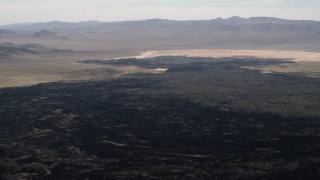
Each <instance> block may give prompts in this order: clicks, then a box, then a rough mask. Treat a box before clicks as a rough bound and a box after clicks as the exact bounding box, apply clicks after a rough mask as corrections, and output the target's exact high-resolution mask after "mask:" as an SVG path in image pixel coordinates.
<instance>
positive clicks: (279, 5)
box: [0, 0, 320, 25]
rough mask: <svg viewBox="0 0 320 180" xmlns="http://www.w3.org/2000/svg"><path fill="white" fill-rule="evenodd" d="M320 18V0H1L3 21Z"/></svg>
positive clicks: (4, 22)
mask: <svg viewBox="0 0 320 180" xmlns="http://www.w3.org/2000/svg"><path fill="white" fill-rule="evenodd" d="M235 15H236V16H241V17H252V16H272V17H280V18H286V19H312V20H320V0H0V24H2V25H3V24H9V23H21V22H39V21H42V22H43V21H53V20H59V21H86V20H100V21H119V20H138V19H150V18H166V19H176V20H186V19H214V18H217V17H222V18H227V17H230V16H235Z"/></svg>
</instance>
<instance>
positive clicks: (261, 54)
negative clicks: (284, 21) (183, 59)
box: [135, 49, 320, 62]
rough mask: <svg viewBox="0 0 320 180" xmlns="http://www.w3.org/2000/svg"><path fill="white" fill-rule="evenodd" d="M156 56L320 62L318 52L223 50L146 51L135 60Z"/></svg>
mask: <svg viewBox="0 0 320 180" xmlns="http://www.w3.org/2000/svg"><path fill="white" fill-rule="evenodd" d="M157 56H188V57H212V58H222V57H247V56H249V57H258V58H266V59H267V58H277V59H289V60H294V61H309V62H320V53H319V52H305V51H276V50H224V49H190V50H166V51H147V52H143V53H141V54H140V55H139V56H135V58H149V57H157Z"/></svg>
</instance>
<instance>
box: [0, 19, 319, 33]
mask: <svg viewBox="0 0 320 180" xmlns="http://www.w3.org/2000/svg"><path fill="white" fill-rule="evenodd" d="M261 25H264V26H265V27H268V28H269V29H266V30H273V29H277V27H282V28H286V29H287V30H290V29H291V30H292V29H294V28H298V27H300V28H302V27H304V29H309V30H310V29H313V28H315V27H317V28H319V27H320V22H319V21H311V20H284V19H278V18H273V17H251V18H241V17H238V16H233V17H231V18H227V19H222V18H217V19H212V20H185V21H176V20H167V19H149V20H139V21H119V22H100V21H84V22H61V21H51V22H40V23H24V24H23V23H22V24H9V25H4V26H0V28H1V29H54V28H64V29H72V28H81V29H82V28H101V27H110V26H136V27H139V26H140V27H141V26H153V27H220V28H222V29H226V28H230V27H233V28H236V27H243V26H246V27H251V28H257V26H261ZM257 29H259V28H257ZM260 29H261V28H260ZM236 30H239V29H236Z"/></svg>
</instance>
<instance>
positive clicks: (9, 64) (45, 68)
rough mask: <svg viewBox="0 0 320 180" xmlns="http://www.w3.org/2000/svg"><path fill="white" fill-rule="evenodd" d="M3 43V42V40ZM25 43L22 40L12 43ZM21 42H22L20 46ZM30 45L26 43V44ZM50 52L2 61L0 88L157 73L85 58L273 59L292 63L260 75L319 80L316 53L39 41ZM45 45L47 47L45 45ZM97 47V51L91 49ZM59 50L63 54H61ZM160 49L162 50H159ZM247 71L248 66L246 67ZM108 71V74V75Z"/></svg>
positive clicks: (318, 54) (319, 63)
mask: <svg viewBox="0 0 320 180" xmlns="http://www.w3.org/2000/svg"><path fill="white" fill-rule="evenodd" d="M4 42H6V40H4ZM11 42H15V43H21V44H26V40H18V41H12V40H11ZM23 42H24V43H23ZM28 43H30V42H28ZM32 43H36V44H37V43H41V44H42V45H45V46H48V47H51V49H62V51H56V52H54V53H53V52H52V51H50V52H48V51H47V50H41V49H40V51H38V52H39V54H34V55H29V54H23V55H12V56H10V57H7V58H2V59H1V63H0V74H1V76H0V87H2V88H3V87H17V86H29V85H35V84H39V83H46V82H57V81H83V80H102V79H104V80H106V79H113V78H116V77H119V76H122V75H126V74H132V73H139V72H140V73H141V72H145V73H158V71H153V70H150V69H143V68H139V67H133V66H127V67H115V66H101V65H93V64H82V63H78V61H82V60H87V59H99V60H108V59H121V58H150V57H157V56H187V57H210V58H223V57H256V58H262V59H268V58H274V59H283V60H292V61H294V62H295V63H293V64H287V65H282V66H280V67H279V66H265V67H260V68H259V69H260V70H261V71H263V72H270V73H271V72H287V73H299V74H303V75H306V76H310V77H319V74H320V52H307V51H298V50H296V51H292V50H291V51H290V50H289V51H288V50H269V49H268V50H239V49H178V50H174V49H173V50H172V49H169V50H152V51H141V50H139V49H142V50H143V49H145V48H137V47H134V48H133V49H130V47H129V46H128V45H126V46H128V47H127V48H126V47H121V48H120V47H112V48H110V49H104V48H101V47H110V46H111V45H110V44H102V43H101V44H99V43H94V42H92V43H88V42H77V41H76V42H70V41H68V42H61V41H60V42H56V41H53V42H51V41H49V42H48V41H47V40H46V41H45V42H44V41H40V42H37V41H36V42H32ZM46 44H48V45H46ZM94 47H97V49H94ZM63 48H65V49H66V51H63ZM161 49H163V48H161ZM247 68H250V67H247ZM108 71H109V72H108Z"/></svg>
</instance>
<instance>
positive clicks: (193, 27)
mask: <svg viewBox="0 0 320 180" xmlns="http://www.w3.org/2000/svg"><path fill="white" fill-rule="evenodd" d="M0 29H2V30H0V33H1V32H2V33H3V35H2V37H9V38H10V37H11V36H16V37H27V38H38V39H39V38H41V39H56V40H60V39H64V40H66V39H69V40H74V39H84V38H85V41H86V42H87V41H88V40H92V41H94V42H96V41H99V42H106V43H111V44H112V45H117V44H118V45H119V46H121V47H124V46H126V47H128V48H132V46H139V47H142V49H144V50H147V49H179V48H236V49H244V48H245V49H252V48H260V49H278V48H279V49H290V50H292V49H298V50H308V51H320V48H319V47H320V22H319V21H310V20H284V19H278V18H272V17H252V18H241V17H237V16H234V17H231V18H227V19H222V18H217V19H212V20H187V21H176V20H167V19H149V20H139V21H120V22H99V21H86V22H77V23H70V22H60V21H52V22H43V23H27V24H11V25H6V26H0ZM10 33H13V35H12V34H10ZM19 33H20V34H19ZM0 38H1V35H0ZM140 49H141V48H140Z"/></svg>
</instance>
